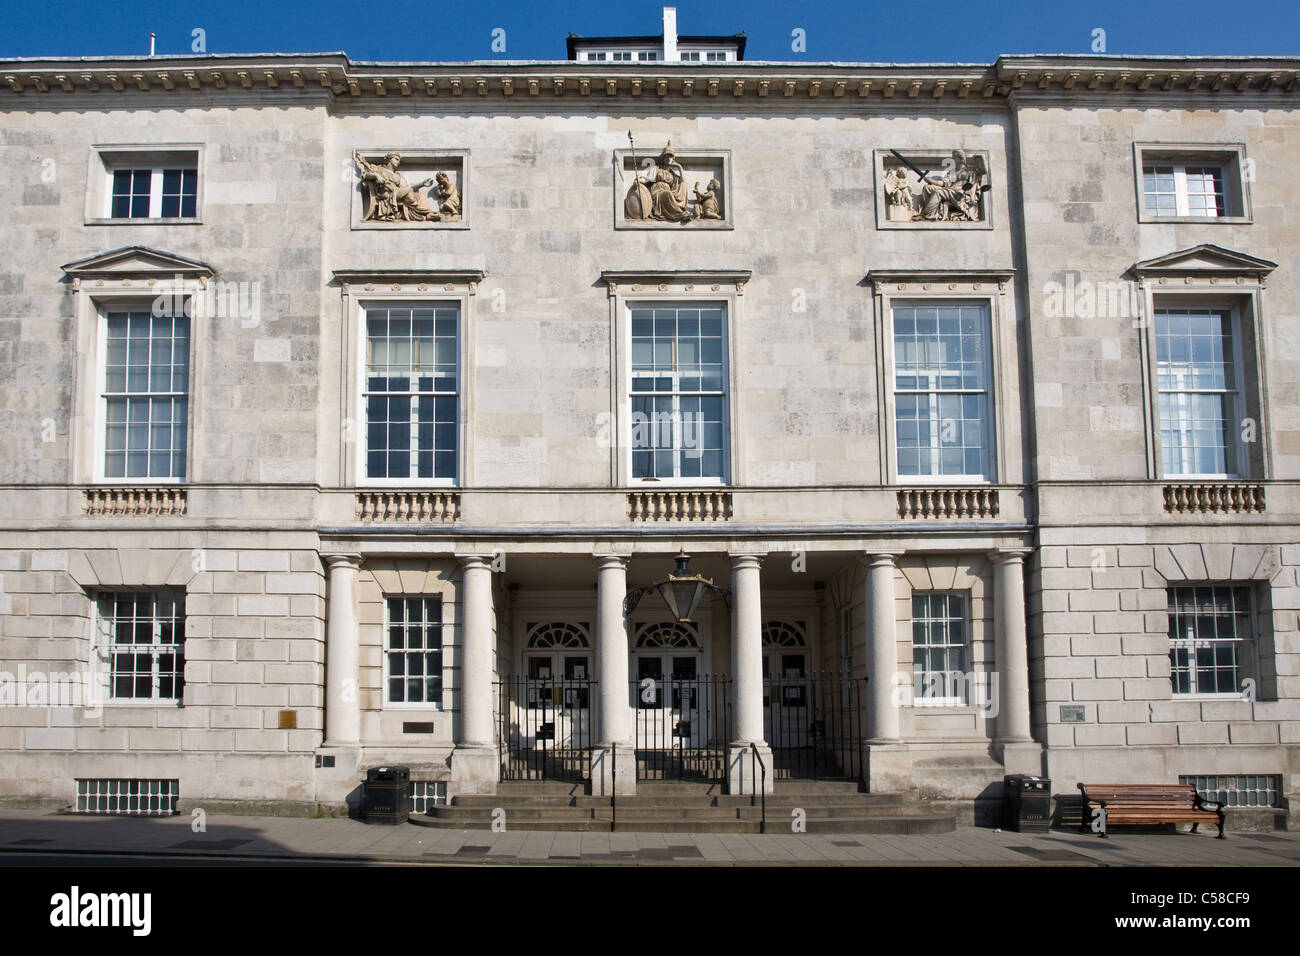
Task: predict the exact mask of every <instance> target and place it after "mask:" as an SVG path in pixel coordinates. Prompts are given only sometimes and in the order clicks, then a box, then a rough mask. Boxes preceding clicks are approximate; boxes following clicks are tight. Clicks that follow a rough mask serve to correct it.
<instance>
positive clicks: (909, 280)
mask: <svg viewBox="0 0 1300 956" xmlns="http://www.w3.org/2000/svg"><path fill="white" fill-rule="evenodd" d="M1015 275H1016V270H1014V269H873V270H871V271H870V272H868V273H867V275H866V280H867V282H869V283H870V284H871V286H872V288H873V289H874V290H875V292H876V293H881V292H935V293H941V292H957V293H962V294H969V293H973V292H992V291H993V290H995V289H996V290H997V291H998V292H1006V291H1007V284H1008V283H1009V282H1010V281H1011V280H1012V279H1013V278H1015Z"/></svg>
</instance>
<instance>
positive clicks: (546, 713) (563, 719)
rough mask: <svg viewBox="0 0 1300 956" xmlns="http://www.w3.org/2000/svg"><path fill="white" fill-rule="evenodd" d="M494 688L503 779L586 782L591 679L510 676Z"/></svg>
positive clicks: (593, 695)
mask: <svg viewBox="0 0 1300 956" xmlns="http://www.w3.org/2000/svg"><path fill="white" fill-rule="evenodd" d="M497 689H498V702H499V703H498V706H497V714H498V742H499V744H500V748H501V779H502V780H572V781H579V780H587V779H590V777H591V747H592V741H593V740H594V739H595V730H596V719H597V717H596V708H597V705H598V697H597V692H596V691H597V687H596V682H595V681H594V680H571V679H553V680H552V679H536V678H528V677H512V678H507V679H505V680H502V681H500V682H499V683H498V684H497Z"/></svg>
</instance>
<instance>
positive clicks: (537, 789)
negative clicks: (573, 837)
mask: <svg viewBox="0 0 1300 956" xmlns="http://www.w3.org/2000/svg"><path fill="white" fill-rule="evenodd" d="M586 792H587V785H586V783H584V782H582V781H578V782H575V783H569V782H566V781H559V780H538V781H518V780H503V781H502V782H500V783H498V784H497V796H516V797H561V796H570V797H572V796H579V795H581V794H584V793H586ZM465 796H481V794H465Z"/></svg>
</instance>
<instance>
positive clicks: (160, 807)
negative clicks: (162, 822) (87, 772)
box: [76, 779, 180, 817]
mask: <svg viewBox="0 0 1300 956" xmlns="http://www.w3.org/2000/svg"><path fill="white" fill-rule="evenodd" d="M179 797H180V781H179V780H138V779H137V780H78V781H77V811H76V812H77V813H95V814H108V815H113V816H133V817H134V816H141V817H167V816H172V815H173V814H175V813H176V801H177V799H178V798H179Z"/></svg>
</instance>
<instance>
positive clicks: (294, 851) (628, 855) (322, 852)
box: [0, 810, 1300, 867]
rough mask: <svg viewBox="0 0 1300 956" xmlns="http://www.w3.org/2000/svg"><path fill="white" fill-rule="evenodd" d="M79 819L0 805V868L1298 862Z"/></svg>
mask: <svg viewBox="0 0 1300 956" xmlns="http://www.w3.org/2000/svg"><path fill="white" fill-rule="evenodd" d="M194 823H195V821H193V820H192V819H191V818H190V817H188V816H184V817H180V816H178V817H170V818H165V819H153V818H121V817H88V816H75V815H71V814H58V813H49V812H47V811H39V810H6V811H3V812H0V866H2V865H4V864H5V863H6V861H9V862H10V863H20V862H21V863H22V864H28V863H30V861H31V858H32V857H33V856H40V857H45V856H53V855H57V854H60V853H76V854H79V855H84V854H101V853H102V854H113V855H123V854H128V855H141V856H146V855H147V856H149V857H155V858H156V857H159V856H165V857H176V858H188V859H191V860H195V859H208V860H212V861H214V862H215V861H229V860H231V859H240V858H242V859H246V860H257V861H266V862H271V861H274V860H277V859H279V860H293V861H295V862H302V861H305V860H313V859H314V860H317V861H320V862H326V861H328V862H360V863H405V864H410V863H435V864H460V865H466V864H468V865H484V864H487V865H491V864H523V865H530V866H532V865H568V866H573V865H599V864H612V865H634V866H645V865H670V866H672V865H676V866H681V865H697V866H698V865H721V866H753V865H780V864H785V865H814V866H885V867H888V866H943V867H958V866H1036V865H1037V866H1084V867H1088V866H1110V867H1115V866H1123V867H1132V866H1138V867H1141V866H1161V867H1165V866H1239V867H1277V866H1300V833H1229V834H1228V838H1227V839H1226V840H1218V839H1215V838H1214V836H1213V834H1212V833H1205V832H1202V833H1199V834H1192V833H1172V832H1162V833H1151V832H1126V831H1124V830H1115V831H1113V832H1112V833H1111V835H1110V837H1109V838H1108V839H1105V840H1103V839H1100V838H1098V837H1096V836H1094V835H1085V834H1080V833H1075V832H1072V831H1068V830H1058V831H1053V832H1051V833H1037V834H1029V833H1023V834H1022V833H1014V832H1010V831H1000V830H989V829H978V828H973V827H959V828H958V829H957V830H956V831H955V832H953V833H945V834H937V835H933V834H932V835H925V836H892V835H890V836H883V835H882V836H877V835H864V834H824V835H818V834H807V833H782V834H765V835H761V836H760V835H740V834H706V833H700V834H695V833H563V832H542V831H527V830H507V831H506V832H502V833H493V832H490V831H484V830H435V829H430V828H427V827H418V826H414V825H410V824H407V825H403V826H380V825H368V824H366V823H363V822H360V821H357V820H349V819H340V818H333V819H320V820H311V819H298V818H280V817H249V816H234V815H220V816H218V815H211V816H208V817H207V818H206V820H205V821H204V823H205V825H206V830H205V831H204V832H194V830H193V829H192V827H193V825H194Z"/></svg>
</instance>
